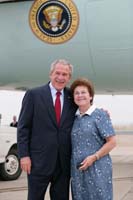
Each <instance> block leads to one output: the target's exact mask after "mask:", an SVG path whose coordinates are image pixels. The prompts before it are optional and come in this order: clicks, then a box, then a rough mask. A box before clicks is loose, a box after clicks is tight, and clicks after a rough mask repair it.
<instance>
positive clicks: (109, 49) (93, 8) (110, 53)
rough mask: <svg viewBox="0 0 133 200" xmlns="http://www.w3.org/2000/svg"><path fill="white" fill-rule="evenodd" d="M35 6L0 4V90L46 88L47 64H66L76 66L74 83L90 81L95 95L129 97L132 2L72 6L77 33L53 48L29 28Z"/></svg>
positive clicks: (94, 0) (99, 0) (102, 0)
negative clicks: (81, 79) (59, 61)
mask: <svg viewBox="0 0 133 200" xmlns="http://www.w3.org/2000/svg"><path fill="white" fill-rule="evenodd" d="M68 1H72V0H68ZM33 2H34V1H28V0H25V1H16V2H15V1H2V0H1V1H0V46H1V47H0V89H16V90H19V89H26V88H31V87H34V86H38V85H41V84H44V83H46V82H47V81H48V79H49V78H48V74H49V66H50V64H51V62H52V61H54V60H55V59H58V58H64V59H67V60H69V61H70V62H71V63H72V64H73V65H74V76H73V79H75V78H76V77H79V76H85V77H87V78H89V79H91V80H92V81H93V82H94V85H95V88H96V92H97V93H106V94H133V20H132V19H133V12H132V8H133V1H132V0H73V2H74V3H75V5H76V7H77V10H78V13H79V26H78V29H77V32H76V33H75V35H74V36H73V37H72V38H71V39H70V40H69V41H67V42H64V43H62V44H54V45H53V44H49V43H46V42H44V41H42V40H40V39H39V38H38V37H36V36H35V34H34V33H33V32H32V30H31V28H30V25H29V12H30V9H31V6H32V5H33Z"/></svg>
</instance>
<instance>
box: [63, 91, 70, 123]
mask: <svg viewBox="0 0 133 200" xmlns="http://www.w3.org/2000/svg"><path fill="white" fill-rule="evenodd" d="M70 105H71V96H70V94H69V92H68V91H66V89H64V103H63V110H62V114H61V121H60V126H61V125H62V124H63V122H64V120H65V118H66V116H67V113H68V112H69V107H70Z"/></svg>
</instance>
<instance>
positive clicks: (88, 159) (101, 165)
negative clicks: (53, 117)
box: [71, 78, 116, 200]
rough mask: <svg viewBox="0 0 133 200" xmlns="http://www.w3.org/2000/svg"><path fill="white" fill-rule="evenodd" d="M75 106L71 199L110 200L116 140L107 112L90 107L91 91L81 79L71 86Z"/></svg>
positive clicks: (92, 96)
mask: <svg viewBox="0 0 133 200" xmlns="http://www.w3.org/2000/svg"><path fill="white" fill-rule="evenodd" d="M71 91H72V94H73V97H74V102H75V103H76V104H77V106H78V110H77V112H76V115H75V121H74V124H73V128H72V160H71V176H72V179H71V180H72V196H73V200H112V199H113V189H112V162H111V158H110V156H109V152H110V151H111V150H112V149H113V148H114V147H115V145H116V138H115V133H114V129H113V127H112V123H111V120H110V118H109V115H108V114H107V112H105V111H104V110H102V109H98V108H96V107H95V106H94V105H93V98H94V88H93V85H92V83H91V82H90V81H88V80H87V79H84V78H80V79H77V80H75V81H74V82H73V83H72V85H71Z"/></svg>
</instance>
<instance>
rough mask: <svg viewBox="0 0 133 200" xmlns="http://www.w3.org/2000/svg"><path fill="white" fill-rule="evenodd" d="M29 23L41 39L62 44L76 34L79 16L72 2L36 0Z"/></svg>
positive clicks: (66, 0)
mask: <svg viewBox="0 0 133 200" xmlns="http://www.w3.org/2000/svg"><path fill="white" fill-rule="evenodd" d="M29 22H30V27H31V29H32V31H33V33H34V34H35V35H36V36H37V37H38V38H39V39H41V40H43V41H44V42H47V43H50V44H61V43H64V42H66V41H68V40H70V39H71V38H72V37H73V36H74V34H75V33H76V31H77V29H78V25H79V14H78V10H77V8H76V6H75V4H74V3H73V1H72V0H60V1H58V0H36V1H34V3H33V5H32V7H31V9H30V13H29Z"/></svg>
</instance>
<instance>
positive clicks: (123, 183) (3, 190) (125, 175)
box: [0, 134, 133, 200]
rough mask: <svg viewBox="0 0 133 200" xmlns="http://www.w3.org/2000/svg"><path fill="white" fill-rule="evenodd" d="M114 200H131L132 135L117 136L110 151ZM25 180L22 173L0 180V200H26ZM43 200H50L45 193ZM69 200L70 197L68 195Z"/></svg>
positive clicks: (132, 177) (24, 175) (132, 196)
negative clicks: (114, 145)
mask: <svg viewBox="0 0 133 200" xmlns="http://www.w3.org/2000/svg"><path fill="white" fill-rule="evenodd" d="M111 157H112V161H113V188H114V200H133V134H126V135H117V147H116V148H115V149H114V150H112V152H111ZM26 199H27V180H26V174H25V173H22V174H21V176H20V178H19V179H18V180H15V181H2V180H0V200H26ZM45 200H50V198H49V192H48V191H47V193H46V196H45ZM70 200H71V195H70Z"/></svg>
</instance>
